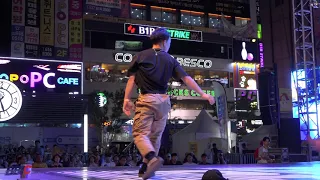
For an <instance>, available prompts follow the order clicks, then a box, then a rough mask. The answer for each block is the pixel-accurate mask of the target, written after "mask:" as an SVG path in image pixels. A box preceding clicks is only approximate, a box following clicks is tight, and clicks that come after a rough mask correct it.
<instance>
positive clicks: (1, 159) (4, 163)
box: [0, 157, 8, 169]
mask: <svg viewBox="0 0 320 180" xmlns="http://www.w3.org/2000/svg"><path fill="white" fill-rule="evenodd" d="M1 168H8V162H7V161H5V158H4V157H0V169H1Z"/></svg>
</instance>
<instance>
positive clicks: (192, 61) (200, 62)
mask: <svg viewBox="0 0 320 180" xmlns="http://www.w3.org/2000/svg"><path fill="white" fill-rule="evenodd" d="M133 56H134V54H131V53H115V55H114V59H115V61H117V62H120V63H130V62H131V61H132V58H133ZM172 57H173V56H172ZM174 58H175V59H177V61H178V62H179V63H180V65H181V66H184V67H191V68H206V69H209V68H211V67H212V61H211V60H208V59H207V60H205V59H197V58H184V57H174Z"/></svg>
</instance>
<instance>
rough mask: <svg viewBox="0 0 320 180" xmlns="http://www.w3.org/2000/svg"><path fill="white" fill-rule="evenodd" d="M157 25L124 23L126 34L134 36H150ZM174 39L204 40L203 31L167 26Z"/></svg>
mask: <svg viewBox="0 0 320 180" xmlns="http://www.w3.org/2000/svg"><path fill="white" fill-rule="evenodd" d="M157 28H159V27H157V26H149V25H142V24H130V23H125V24H124V34H127V35H134V36H150V35H151V34H152V33H153V31H154V30H156V29H157ZM167 29H168V32H169V34H170V36H171V38H172V39H177V40H185V41H197V42H202V32H201V31H194V30H185V29H174V28H167Z"/></svg>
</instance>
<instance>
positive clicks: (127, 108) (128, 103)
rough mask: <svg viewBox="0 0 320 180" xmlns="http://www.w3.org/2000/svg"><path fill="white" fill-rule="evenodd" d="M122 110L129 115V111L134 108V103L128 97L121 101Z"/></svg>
mask: <svg viewBox="0 0 320 180" xmlns="http://www.w3.org/2000/svg"><path fill="white" fill-rule="evenodd" d="M122 110H123V112H124V113H125V114H126V115H127V116H128V117H130V115H131V111H132V110H134V104H133V102H132V101H131V100H129V99H125V100H124V101H123V108H122Z"/></svg>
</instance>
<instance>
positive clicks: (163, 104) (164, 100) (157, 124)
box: [143, 95, 171, 179]
mask: <svg viewBox="0 0 320 180" xmlns="http://www.w3.org/2000/svg"><path fill="white" fill-rule="evenodd" d="M156 97H157V99H158V100H159V101H160V103H157V104H155V105H154V107H153V109H154V113H155V119H154V121H153V123H152V125H151V133H150V134H149V138H150V141H151V143H152V145H153V147H154V150H155V154H156V156H158V153H159V149H160V146H161V138H162V133H163V131H164V129H165V127H166V123H167V119H168V113H169V110H170V108H171V105H170V99H169V97H168V96H167V95H157V96H156ZM158 159H159V160H160V161H161V163H160V164H159V162H157V163H158V164H157V165H154V166H153V167H149V168H148V169H147V171H146V173H145V175H144V176H143V177H144V178H145V179H147V178H149V177H150V174H154V172H155V171H156V170H158V168H159V167H160V166H161V165H162V161H163V160H162V159H161V158H160V157H158ZM149 164H150V163H149Z"/></svg>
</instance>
